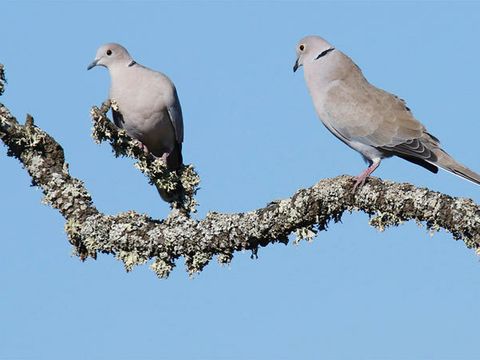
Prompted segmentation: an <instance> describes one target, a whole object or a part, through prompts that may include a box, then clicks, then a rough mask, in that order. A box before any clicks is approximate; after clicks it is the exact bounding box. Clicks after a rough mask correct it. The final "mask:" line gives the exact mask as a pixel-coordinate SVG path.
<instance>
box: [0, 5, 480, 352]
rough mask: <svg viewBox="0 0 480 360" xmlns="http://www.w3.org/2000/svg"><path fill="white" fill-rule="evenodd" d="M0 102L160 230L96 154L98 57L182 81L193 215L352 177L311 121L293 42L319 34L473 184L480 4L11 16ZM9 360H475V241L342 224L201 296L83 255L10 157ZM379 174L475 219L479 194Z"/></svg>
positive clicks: (214, 267)
mask: <svg viewBox="0 0 480 360" xmlns="http://www.w3.org/2000/svg"><path fill="white" fill-rule="evenodd" d="M1 24H2V41H1V44H0V62H2V63H4V64H5V67H6V71H7V77H8V81H9V83H8V87H7V91H6V93H5V95H4V96H3V97H2V98H0V102H3V103H5V104H6V105H7V106H8V107H9V108H10V109H11V110H12V111H13V112H14V114H15V115H16V116H17V117H18V118H19V119H23V118H24V116H25V113H27V112H28V113H30V114H32V115H33V116H34V117H35V121H36V123H37V125H39V126H40V127H42V128H43V129H45V130H47V131H48V132H49V133H50V134H52V135H53V136H54V137H55V138H56V139H57V140H58V141H59V142H60V143H61V144H62V145H63V147H64V149H65V154H66V157H67V160H68V162H69V163H70V169H71V173H72V174H73V175H74V176H76V177H78V178H80V179H83V180H84V181H85V184H86V186H87V188H88V189H89V191H90V192H91V194H92V196H93V199H94V201H95V205H96V206H97V207H98V208H99V209H100V210H101V211H104V212H105V213H108V214H115V213H118V212H120V211H125V210H129V209H133V210H136V211H138V212H145V213H149V214H151V215H152V216H155V217H159V218H161V217H164V216H166V215H167V213H168V207H167V206H166V205H165V204H164V203H162V202H161V200H160V199H159V198H158V196H157V193H156V190H155V189H154V188H153V187H152V186H149V185H148V184H147V181H146V179H145V178H144V177H143V175H142V174H140V173H139V172H138V171H137V170H136V169H135V168H134V167H133V166H132V163H133V162H132V160H130V159H115V158H114V157H113V156H112V154H111V150H110V147H109V146H108V145H106V144H102V145H97V144H95V143H94V142H93V140H92V139H91V137H90V129H91V121H90V117H89V110H90V107H91V106H92V105H95V104H100V103H101V102H102V101H103V100H105V99H106V98H107V94H108V87H109V76H108V73H107V71H106V70H105V69H102V68H96V69H93V70H91V71H88V72H87V70H86V67H87V65H88V64H89V63H90V62H91V61H92V59H93V57H94V56H95V52H96V49H97V47H98V46H99V45H101V44H103V43H105V42H112V41H114V42H119V43H121V44H123V45H124V46H125V47H126V48H127V49H128V50H129V51H130V53H131V54H132V55H133V57H134V58H135V59H136V60H137V61H138V62H139V63H142V64H144V65H146V66H149V67H151V68H154V69H157V70H160V71H163V72H164V73H166V74H167V75H168V76H170V77H171V78H172V79H173V81H174V82H175V84H176V86H177V89H178V93H179V96H180V100H181V103H182V107H183V112H184V120H185V132H186V135H185V144H184V159H185V161H186V162H187V163H194V164H195V165H196V167H197V170H198V171H199V173H200V174H201V177H202V189H201V191H200V192H199V195H198V200H199V202H200V204H201V206H200V208H199V213H198V217H203V216H204V215H205V213H206V212H207V211H209V210H216V211H225V212H238V211H246V210H251V209H255V208H258V207H262V206H264V205H265V204H266V203H268V202H269V201H271V200H273V199H279V198H285V197H288V196H290V195H291V194H292V193H293V192H294V191H295V190H296V189H298V188H301V187H308V186H311V185H313V184H314V183H315V182H317V181H318V180H320V179H322V178H325V177H333V176H336V175H340V174H351V175H357V174H358V173H360V172H361V171H362V170H363V169H364V166H365V165H364V163H363V161H362V159H361V157H360V156H359V155H358V154H357V153H355V152H354V151H352V150H350V149H349V148H347V147H346V146H345V145H343V144H342V143H340V142H339V141H338V140H337V139H336V138H334V137H333V136H332V135H330V134H329V133H328V132H327V131H326V130H325V129H324V127H323V126H322V125H321V123H320V122H319V120H318V119H317V117H316V114H315V112H314V110H313V106H312V104H311V100H310V97H309V95H308V93H307V90H306V87H305V84H304V80H303V73H302V71H300V72H299V73H296V74H295V75H294V74H293V73H292V66H293V63H294V61H295V52H294V49H295V44H296V42H297V41H298V39H300V38H301V37H303V36H305V35H309V34H318V35H321V36H323V37H325V38H326V39H328V40H329V41H330V42H331V43H333V44H335V46H336V47H337V48H339V49H341V50H343V51H344V52H346V53H347V54H349V55H350V56H351V57H352V58H353V59H354V60H355V61H356V62H357V64H358V65H359V66H361V67H362V69H363V71H364V73H365V74H366V76H367V77H368V79H369V80H370V81H371V82H372V83H374V84H376V85H377V86H380V87H382V88H384V89H386V90H388V91H390V92H393V93H395V94H397V95H399V96H401V97H402V98H405V99H406V100H407V102H408V104H409V106H410V107H411V108H412V110H413V111H414V113H415V114H416V116H417V117H418V119H420V120H421V121H422V122H423V123H424V124H425V125H426V126H427V128H428V129H429V130H430V132H431V133H433V134H434V135H436V136H437V137H439V138H440V139H441V140H442V143H443V145H444V147H445V149H447V151H449V152H450V153H451V154H452V155H454V156H455V157H456V158H457V159H459V160H460V161H462V162H463V163H465V164H467V165H468V166H470V167H471V168H473V169H476V170H477V171H480V160H479V151H478V134H479V130H480V125H479V117H480V114H479V111H478V103H479V98H480V92H479V90H478V84H479V82H480V67H479V66H478V64H479V58H480V42H479V40H478V39H479V35H480V4H477V3H475V2H469V3H458V2H455V3H453V2H452V3H446V2H442V3H435V2H426V3H419V2H406V3H400V2H388V3H382V2H345V3H341V2H340V3H339V2H325V3H315V2H304V3H300V2H266V1H265V2H258V3H257V2H247V3H237V2H162V3H155V2H138V1H135V2H134V1H130V2H111V1H105V2H93V1H89V2H78V1H77V2H66V1H65V2H63V1H58V2H53V1H52V2H28V3H27V2H20V1H11V2H5V1H4V2H2V4H1ZM0 168H1V174H2V175H1V179H0V185H1V186H0V189H1V190H0V191H1V198H2V201H1V203H0V214H1V217H0V225H1V228H2V231H1V239H0V284H1V286H0V359H1V360H10V359H16V360H17V359H29V360H34V359H45V360H56V359H59V360H60V359H61V360H63V359H71V360H77V359H101V360H104V359H117V360H126V359H142V360H150V359H152V360H153V359H181V360H183V359H194V360H195V359H230V360H240V359H262V360H264V359H389V360H393V359H401V360H404V359H479V358H480V347H479V345H478V326H479V323H480V312H479V310H478V309H479V306H478V305H479V301H480V262H479V258H478V257H477V256H476V255H475V254H474V253H473V252H472V251H471V250H468V249H467V248H466V247H465V246H464V244H463V242H460V241H459V242H455V241H453V240H452V238H451V236H450V235H449V234H446V233H445V232H440V233H438V234H435V235H434V236H433V237H431V236H430V235H429V234H428V232H427V231H426V230H425V229H424V228H421V227H419V226H417V225H416V224H413V223H407V224H405V225H403V226H401V227H399V228H394V229H388V230H386V231H385V232H383V233H379V232H377V231H376V230H375V229H373V228H371V227H369V226H368V217H367V216H366V215H365V214H358V213H354V214H351V215H348V214H347V215H345V217H344V218H343V223H342V224H331V226H330V227H329V230H328V232H322V233H320V235H319V236H318V237H317V238H316V239H315V240H314V242H312V243H306V242H302V243H301V244H300V245H299V246H295V245H293V244H289V245H288V246H283V245H275V246H269V247H268V248H264V249H261V250H260V251H259V258H258V260H252V259H250V254H249V253H239V254H237V255H236V256H235V258H234V260H233V261H232V263H231V265H230V266H228V267H221V266H219V265H218V264H217V263H216V262H212V263H211V264H210V265H209V266H208V267H207V268H206V270H205V271H204V272H203V273H201V274H200V275H198V276H196V277H195V278H194V279H189V278H188V276H187V275H186V273H185V271H184V267H183V261H179V262H178V264H177V265H178V267H177V269H176V270H175V271H174V272H173V273H172V275H171V277H170V278H169V279H168V280H158V279H157V278H156V277H155V275H154V274H153V272H151V271H150V270H149V269H148V266H142V267H139V268H136V269H134V271H133V272H131V273H128V274H127V273H125V271H124V269H123V267H122V264H121V263H120V262H118V261H116V260H115V259H113V258H112V257H111V256H106V255H100V256H99V257H98V260H97V261H93V260H88V261H87V262H86V263H82V262H80V261H79V259H78V258H76V257H72V256H71V247H70V245H69V243H68V241H67V238H66V235H65V233H64V231H63V225H64V221H63V219H62V218H61V216H60V215H59V214H58V213H57V212H56V211H55V210H52V209H51V208H49V207H47V206H45V205H42V204H41V192H40V191H39V190H38V189H36V188H32V187H30V186H29V185H30V179H29V177H28V176H27V175H26V173H25V171H24V170H23V169H22V168H21V167H20V166H19V163H18V162H17V161H16V160H14V159H12V158H7V156H6V149H5V147H3V146H1V147H0ZM375 175H377V176H380V177H382V178H385V179H392V180H395V181H401V182H403V181H406V182H411V183H414V184H416V185H418V186H426V187H429V188H431V189H435V190H438V191H442V192H445V193H448V194H450V195H453V196H464V197H470V198H473V199H474V200H475V201H476V202H477V203H478V202H480V187H478V186H475V185H473V184H471V183H468V182H466V181H464V180H461V179H459V178H457V177H455V176H452V175H450V174H447V173H445V172H440V173H439V174H437V175H433V174H431V173H429V172H427V171H425V170H424V169H423V168H420V167H417V166H415V165H413V164H410V163H407V162H405V161H403V160H401V159H390V160H387V161H385V162H383V163H382V165H381V167H380V168H379V170H377V172H376V173H375Z"/></svg>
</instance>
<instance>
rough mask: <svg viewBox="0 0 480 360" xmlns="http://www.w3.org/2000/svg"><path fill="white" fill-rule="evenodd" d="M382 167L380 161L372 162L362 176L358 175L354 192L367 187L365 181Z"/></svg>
mask: <svg viewBox="0 0 480 360" xmlns="http://www.w3.org/2000/svg"><path fill="white" fill-rule="evenodd" d="M379 165H380V159H374V160H373V161H372V164H371V165H370V166H369V167H368V168H367V169H366V170H365V171H364V172H362V173H361V174H360V175H358V176H357V177H356V178H355V179H356V180H357V181H356V182H355V185H353V192H355V191H357V188H358V187H362V186H363V185H365V181H366V180H367V178H368V177H369V176H370V174H371V173H373V172H374V171H375V169H376V168H377V167H378V166H379Z"/></svg>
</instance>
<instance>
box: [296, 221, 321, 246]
mask: <svg viewBox="0 0 480 360" xmlns="http://www.w3.org/2000/svg"><path fill="white" fill-rule="evenodd" d="M315 236H317V230H316V229H315V228H314V227H313V225H309V226H304V227H301V228H298V229H297V230H295V240H294V241H293V243H294V244H295V245H298V244H299V243H300V242H301V241H302V240H306V241H307V242H312V241H313V239H314V238H315Z"/></svg>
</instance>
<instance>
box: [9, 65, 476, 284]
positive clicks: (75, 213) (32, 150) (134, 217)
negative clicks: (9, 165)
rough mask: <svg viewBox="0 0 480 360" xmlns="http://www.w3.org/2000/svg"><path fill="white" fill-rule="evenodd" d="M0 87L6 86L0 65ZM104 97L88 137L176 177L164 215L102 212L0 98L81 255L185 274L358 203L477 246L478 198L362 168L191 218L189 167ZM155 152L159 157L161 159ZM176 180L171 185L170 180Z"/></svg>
mask: <svg viewBox="0 0 480 360" xmlns="http://www.w3.org/2000/svg"><path fill="white" fill-rule="evenodd" d="M0 79H1V80H0V92H2V91H3V87H4V74H3V67H2V66H0ZM107 111H108V104H105V105H104V106H102V108H101V109H98V108H93V109H92V117H93V119H94V133H93V137H94V138H95V139H96V140H97V141H103V140H108V141H109V142H110V143H111V145H112V148H113V149H114V152H115V154H116V155H117V156H118V155H124V156H130V157H133V158H135V159H137V161H138V165H137V166H138V167H139V168H140V170H141V171H142V172H144V173H145V174H146V175H147V176H148V177H149V178H150V180H151V181H152V182H154V183H156V184H157V185H158V184H160V186H164V187H166V188H168V187H169V186H172V184H174V185H173V186H178V184H181V186H182V187H183V188H184V191H185V194H186V195H185V196H184V198H183V199H182V202H181V203H180V204H181V205H182V206H177V207H175V206H174V209H173V210H172V212H171V213H170V214H169V216H168V217H167V218H166V219H164V220H155V219H152V218H150V217H148V216H145V215H141V214H137V213H135V212H133V211H128V212H125V213H120V214H118V215H106V214H102V213H100V212H99V211H98V210H97V209H96V208H95V207H94V205H93V202H92V199H91V196H90V195H89V193H88V192H87V190H86V189H85V187H84V184H83V183H82V182H81V181H80V180H78V179H76V178H74V177H71V176H70V174H69V172H68V164H67V163H66V162H65V159H64V153H63V149H62V147H61V146H60V145H59V144H58V143H57V142H56V141H55V140H54V139H53V138H52V137H51V136H49V135H48V134H47V133H46V132H44V131H43V130H41V129H40V128H38V127H36V126H35V125H34V123H33V118H32V117H31V116H30V115H27V121H26V123H25V125H21V124H19V123H18V122H17V120H16V119H15V118H14V117H13V116H12V115H11V113H10V111H9V110H8V109H7V108H6V107H5V106H4V105H3V104H0V139H1V140H2V141H3V142H4V143H5V145H6V146H7V148H8V153H7V154H8V155H9V156H13V157H15V158H17V159H18V160H19V161H20V162H21V163H22V164H23V166H24V167H25V169H26V170H27V171H28V173H29V174H30V176H31V177H32V183H33V184H34V185H36V186H39V187H40V188H41V189H42V191H43V193H44V195H45V197H44V201H45V202H46V203H48V204H49V205H50V206H52V207H53V208H55V209H57V210H59V211H60V213H61V214H62V216H63V217H64V218H65V220H66V225H65V230H66V233H67V235H68V238H69V241H70V243H71V244H72V245H73V247H74V250H75V253H76V254H77V255H78V256H79V257H80V258H81V259H82V260H84V259H86V258H87V257H89V256H90V257H93V258H96V256H97V254H98V253H99V252H100V253H106V254H113V255H114V256H115V257H116V258H117V259H119V260H122V261H123V263H124V264H125V267H126V269H127V271H129V270H131V269H132V268H133V267H134V266H135V265H139V264H143V263H146V262H148V261H150V260H152V264H151V265H150V267H151V268H152V270H153V271H154V272H155V273H156V274H157V275H158V276H159V277H161V278H164V277H167V276H168V275H169V273H170V271H171V270H172V269H173V268H174V266H175V262H176V260H177V259H178V258H179V257H184V258H185V262H186V267H187V270H188V272H189V273H190V274H193V273H196V272H199V271H201V270H202V269H203V268H204V267H205V265H207V264H208V263H209V262H210V260H211V259H212V257H213V256H214V255H217V258H218V261H219V262H220V263H229V262H230V261H231V260H232V258H233V255H234V253H235V252H236V251H241V250H250V251H252V256H256V254H257V251H258V248H259V247H260V246H267V245H269V244H272V243H276V242H281V243H285V244H286V243H288V241H289V239H288V236H289V235H290V234H295V235H296V241H299V240H301V239H310V238H313V237H314V236H315V235H316V233H317V232H318V231H320V230H325V229H326V228H327V226H328V224H329V223H330V221H332V220H333V221H334V222H338V221H339V220H340V219H341V217H342V215H343V213H344V212H345V211H349V212H352V211H363V212H365V213H367V214H369V215H371V218H370V225H372V226H374V227H376V228H377V229H379V230H383V229H385V228H386V227H388V226H393V225H395V226H396V225H399V224H401V223H402V222H404V221H408V220H415V221H416V222H418V223H425V225H426V227H427V228H428V229H430V230H432V231H438V230H440V229H445V230H447V231H448V232H450V233H452V235H453V238H454V239H457V240H458V239H462V240H463V241H464V242H465V244H466V246H467V247H469V248H473V249H476V250H478V249H479V248H480V206H478V205H476V204H475V203H474V202H473V201H472V200H470V199H463V198H454V197H450V196H448V195H444V194H441V193H438V192H434V191H430V190H428V189H425V188H417V187H415V186H413V185H410V184H398V183H393V182H390V181H381V180H379V179H377V178H370V179H369V181H368V182H367V184H366V185H365V186H364V187H362V188H361V189H359V190H358V191H357V192H356V193H353V192H352V188H353V183H354V179H353V178H352V177H349V176H339V177H337V178H334V179H324V180H321V181H319V182H318V183H317V184H316V185H314V186H312V187H311V188H308V189H301V190H298V191H297V192H296V193H295V194H294V195H293V196H292V197H291V198H288V199H284V200H280V201H275V202H272V203H270V204H268V205H267V206H266V207H264V208H261V209H257V210H255V211H250V212H246V213H238V214H222V213H216V212H210V213H208V214H207V216H206V217H205V219H203V220H195V219H192V218H190V216H189V210H192V209H193V207H194V205H195V201H194V199H193V195H194V194H195V192H196V189H197V186H198V181H199V179H198V175H196V173H195V172H194V170H193V167H191V166H187V167H185V168H184V169H183V170H182V172H180V173H179V174H175V175H170V174H168V173H166V172H165V170H164V165H163V164H161V161H160V160H158V159H155V158H153V157H150V155H148V154H145V153H143V151H142V150H141V149H140V147H138V146H137V144H136V143H135V141H133V140H132V139H131V138H129V137H128V136H127V135H126V134H125V133H124V132H123V131H119V130H118V129H117V128H116V127H115V126H114V125H113V124H112V123H111V122H110V121H109V120H108V118H107V117H106V115H105V114H106V112H107ZM159 161H160V163H159ZM175 184H177V185H175Z"/></svg>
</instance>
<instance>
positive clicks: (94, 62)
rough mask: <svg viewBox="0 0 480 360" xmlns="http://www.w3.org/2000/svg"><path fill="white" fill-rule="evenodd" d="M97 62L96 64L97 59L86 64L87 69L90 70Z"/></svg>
mask: <svg viewBox="0 0 480 360" xmlns="http://www.w3.org/2000/svg"><path fill="white" fill-rule="evenodd" d="M97 64H98V59H95V60H93V61H92V63H91V64H90V65H88V67H87V70H90V69H91V68H93V67H95V66H97Z"/></svg>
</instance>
